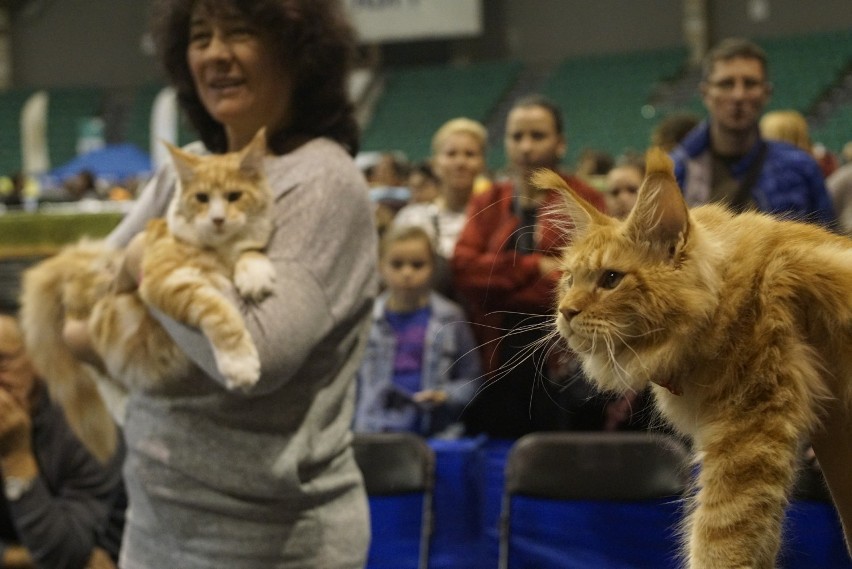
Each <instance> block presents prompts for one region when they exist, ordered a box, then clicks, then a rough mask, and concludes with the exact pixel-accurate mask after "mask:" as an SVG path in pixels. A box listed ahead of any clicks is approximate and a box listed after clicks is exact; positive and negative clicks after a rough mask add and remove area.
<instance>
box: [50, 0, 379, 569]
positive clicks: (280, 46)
mask: <svg viewBox="0 0 852 569" xmlns="http://www.w3.org/2000/svg"><path fill="white" fill-rule="evenodd" d="M153 13H154V14H155V15H156V17H155V20H154V28H153V36H154V39H155V43H156V45H157V48H158V53H159V55H160V57H161V59H162V62H163V64H164V66H165V69H166V71H167V73H168V76H169V78H170V80H171V82H172V84H173V85H174V86H175V88H176V90H177V94H178V100H179V102H180V104H181V106H182V108H183V110H184V111H185V112H186V115H187V117H188V118H189V120H190V122H191V123H192V125H193V126H194V127H195V129H196V130H197V131H198V134H199V135H200V138H201V143H203V145H202V144H196V145H190V147H189V149H190V150H192V149H195V150H196V151H198V152H212V153H224V152H230V151H235V150H239V149H241V148H242V147H244V146H245V145H246V144H247V143H248V142H249V141H250V140H251V138H252V137H253V136H254V134H255V133H256V132H257V131H258V130H259V128H261V127H265V128H266V132H267V135H268V139H269V149H268V155H267V156H266V157H265V159H264V168H265V172H266V176H267V179H268V180H269V183H270V185H271V187H272V190H273V194H274V198H275V204H274V206H273V207H274V216H275V230H274V234H273V237H272V240H271V242H270V244H269V246H268V247H267V250H266V254H267V255H268V257H269V258H270V259H271V260H272V262H273V264H274V266H275V271H276V275H277V276H276V279H277V280H276V285H275V290H274V292H273V294H272V295H271V296H269V297H268V298H266V299H264V300H262V301H260V302H256V303H247V302H243V301H241V300H238V299H235V300H234V302H235V303H236V304H237V306H238V308H239V310H240V311H241V313H242V315H243V317H244V320H245V322H246V326H247V327H248V329H249V332H250V334H251V336H252V339H253V340H254V342H255V344H256V345H257V347H258V352H259V355H260V362H261V377H260V380H259V381H258V383H257V384H256V385H255V386H254V387H252V388H249V389H247V390H246V391H244V392H239V391H229V390H227V389H225V387H224V386H223V385H222V384H221V382H219V381H218V380H217V379H216V376H217V374H216V372H215V363H214V362H213V361H212V358H210V357H209V351H207V352H205V350H203V349H199V348H198V346H199V345H200V344H203V341H202V338H201V336H200V334H199V333H198V332H197V331H196V330H191V329H186V328H185V327H184V328H182V327H181V326H180V325H179V324H178V323H176V322H174V321H170V320H169V319H168V318H166V317H163V316H162V315H158V318H159V319H160V320H161V322H162V323H163V324H164V326H165V327H166V329H167V330H168V331H169V333H170V334H171V335H172V336H173V337H174V339H175V341H176V342H177V343H178V345H179V346H180V347H181V348H182V349H183V350H184V351H185V352H186V353H187V355H188V356H189V357H190V358H191V359H193V361H194V363H195V364H196V365H197V369H196V371H195V372H194V373H192V374H190V376H188V377H186V378H185V382H184V383H183V387H182V388H181V390H180V392H179V393H177V394H175V393H170V394H167V395H164V394H157V393H148V392H133V393H131V394H130V398H129V400H128V403H127V414H126V418H125V426H124V431H125V437H126V440H127V444H128V458H127V462H126V464H125V476H126V480H127V487H128V494H129V498H130V510H129V514H128V522H127V525H126V531H125V535H124V542H123V546H122V554H121V561H120V562H121V567H123V568H124V569H162V568H163V567H180V568H181V569H202V568H203V569H208V568H211V567H228V568H233V567H239V568H241V569H253V568H257V569H260V568H264V569H268V568H272V567H275V568H297V567H298V568H305V567H323V568H325V569H334V568H341V569H343V568H347V569H349V568H353V567H361V566H363V565H364V562H365V560H366V552H367V547H368V543H369V512H368V506H367V500H366V495H365V492H364V487H363V481H362V479H361V475H360V472H359V470H358V468H357V465H356V463H355V460H354V457H353V453H352V449H351V434H350V425H351V421H352V413H353V405H354V401H353V397H354V383H353V381H354V378H355V373H356V371H357V369H358V364H359V361H360V358H361V353H362V349H363V346H364V341H365V338H366V335H365V333H366V331H367V325H368V323H369V316H370V308H371V305H372V301H373V297H374V295H375V290H376V279H377V277H376V275H377V270H376V266H375V259H374V257H375V250H376V244H375V234H374V233H375V232H374V230H373V225H372V217H371V208H370V205H369V203H368V198H367V196H368V192H367V188H366V185H365V182H364V180H363V177H362V176H361V173H360V172H359V170H358V168H357V167H356V166H355V164H354V161H353V160H352V155H353V154H354V153H355V152H356V151H357V146H358V129H357V125H356V122H355V118H354V115H353V106H352V104H351V103H350V101H349V99H348V96H347V91H346V78H347V73H348V69H349V64H350V61H351V56H352V54H353V51H354V47H355V40H354V34H353V31H352V29H351V27H350V25H349V23H348V22H347V20H346V18H345V16H344V12H343V10H342V7H341V6H340V4H339V3H338V2H336V1H333V0H239V1H237V0H157V1H155V2H154V5H153ZM174 186H175V173H174V169H173V168H172V167H170V166H169V167H166V168H164V169H163V170H162V171H160V172H158V174H157V175H156V176H155V178H154V179H153V180H152V181H151V182H150V184H149V185H148V187H147V188H146V189H145V190H144V192H143V194H142V195H141V196H140V199H139V200H138V203H137V204H136V206H135V208H134V210H133V211H132V212H130V213H129V214H128V216H127V217H126V218H125V219H124V220H123V222H122V223H121V225H120V226H119V227H118V228H117V229H116V230H115V231H114V232H113V233H112V235H111V236H110V241H111V242H112V243H113V244H115V245H120V246H124V245H127V244H128V243H130V246H129V248H128V261H127V262H126V266H127V269H128V270H127V272H128V273H129V275H131V276H133V277H134V278H139V274H138V272H137V271H136V269H135V267H134V264H135V263H137V260H136V259H137V257H139V256H141V250H139V248H140V242H139V240H138V239H133V237H134V235H136V234H137V233H138V232H140V231H141V230H143V229H144V226H145V223H146V221H147V220H148V219H150V218H152V217H157V216H161V215H163V214H164V213H165V209H166V205H167V204H168V202H169V199H170V197H171V195H172V193H173V191H174ZM235 296H236V295H235ZM66 332H68V330H67V326H66ZM66 336H67V337H68V336H73V334H66Z"/></svg>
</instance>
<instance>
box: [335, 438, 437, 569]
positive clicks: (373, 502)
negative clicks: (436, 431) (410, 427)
mask: <svg viewBox="0 0 852 569" xmlns="http://www.w3.org/2000/svg"><path fill="white" fill-rule="evenodd" d="M352 446H353V449H354V452H355V461H356V462H357V463H358V467H359V468H360V469H361V473H362V475H363V477H364V485H365V486H366V489H367V495H368V497H369V498H370V508H371V523H372V529H373V540H372V543H371V545H370V553H369V557H368V560H367V569H373V568H376V569H378V568H380V567H381V568H385V567H394V568H395V569H396V568H401V567H403V566H405V564H406V562H410V563H411V564H412V565H414V564H415V562H416V566H417V567H418V568H419V569H426V568H427V567H428V566H429V550H430V542H431V537H432V497H433V492H434V485H435V453H434V451H433V450H432V448H431V447H430V446H429V445H428V444H427V443H426V441H425V440H424V439H423V438H422V437H420V436H418V435H415V434H413V433H356V434H355V436H354V439H353V445H352ZM412 494H422V501H420V508H422V510H421V513H420V519H419V521H420V523H419V526H420V527H419V528H418V529H417V530H416V532H417V533H416V534H414V535H413V537H414V538H416V539H414V540H413V541H409V539H408V536H405V535H402V534H403V533H405V532H404V530H403V527H413V526H408V524H406V523H405V522H404V521H403V520H406V519H410V518H409V514H410V513H411V512H414V511H415V510H414V508H415V507H416V506H415V505H414V504H413V503H412V502H411V501H410V499H409V498H411V495H412ZM391 502H393V503H391ZM381 516H386V517H387V518H388V519H384V520H383V519H379V518H380V517H381ZM397 516H399V519H398V520H397V518H396V517H397ZM396 521H398V522H399V523H395V522H396ZM412 546H413V547H412ZM406 550H407V551H410V552H411V553H410V555H406V553H405V551H406ZM409 559H410V560H411V561H409Z"/></svg>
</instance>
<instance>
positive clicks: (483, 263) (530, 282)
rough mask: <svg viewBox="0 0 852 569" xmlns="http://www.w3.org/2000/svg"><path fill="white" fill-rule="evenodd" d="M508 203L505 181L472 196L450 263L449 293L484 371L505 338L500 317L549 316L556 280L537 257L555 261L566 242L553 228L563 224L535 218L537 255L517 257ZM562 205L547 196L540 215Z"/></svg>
mask: <svg viewBox="0 0 852 569" xmlns="http://www.w3.org/2000/svg"><path fill="white" fill-rule="evenodd" d="M563 178H564V179H565V181H566V182H568V185H570V186H571V188H572V189H573V190H574V191H576V192H577V193H578V194H580V195H581V196H582V197H583V198H585V199H586V200H587V201H589V202H590V203H591V204H593V205H594V206H595V207H596V208H598V209H599V210H601V211H605V204H604V200H603V197H602V196H601V194H600V193H598V192H597V191H595V190H594V189H593V188H591V187H590V186H588V185H587V184H586V183H585V182H583V181H582V180H580V179H579V178H577V177H575V176H565V175H563ZM513 198H514V189H513V186H512V182H510V181H505V182H499V183H495V184H494V185H493V186H492V187H491V189H489V190H488V191H486V192H483V193H481V194H477V195H474V196H473V197H472V198H471V201H470V203H469V204H468V210H467V222H466V223H465V226H464V229H463V230H462V232H461V235H460V236H459V239H458V242H457V243H456V249H455V252H454V254H453V258H452V269H453V277H454V281H453V286H454V290H455V291H456V293H457V294H458V295H460V296H461V297H462V299H464V303H465V308H466V309H467V310H468V314H469V316H470V318H471V321H472V322H473V324H474V326H473V329H474V334H475V335H476V337H477V340H478V342H479V345H480V347H481V349H482V354H483V363H484V366H485V369H486V370H487V371H491V370H493V369H495V368H496V367H497V366H499V364H500V362H497V361H496V359H495V358H494V357H493V356H494V351H495V349H496V344H497V341H496V340H497V339H499V338H500V337H501V336H503V335H505V330H502V328H503V326H502V322H503V316H504V315H503V313H502V312H501V311H513V312H523V313H528V314H541V315H547V314H552V313H553V311H554V303H555V299H554V291H555V288H556V284H557V282H558V281H559V277H560V274H559V273H558V272H557V271H553V272H551V273H550V274H542V273H541V271H540V270H539V261H540V260H541V257H542V255H550V256H558V255H559V254H560V251H561V248H562V247H563V246H565V245H566V244H567V242H568V240H567V236H566V235H565V234H564V232H562V231H560V230H558V229H557V227H556V223H554V222H557V223H558V220H559V219H562V220H565V219H566V218H565V217H561V218H560V217H556V216H552V215H541V214H540V215H539V217H538V220H537V227H538V231H536V234H537V235H538V236H539V238H538V242H537V244H536V248H537V250H538V251H540V252H535V253H529V254H525V255H522V254H518V253H516V252H515V251H513V250H512V245H511V243H512V235H513V233H514V232H515V231H516V230H517V229H518V226H519V223H520V220H519V219H518V217H517V216H516V215H515V211H514V207H513ZM561 199H562V198H561V197H560V196H559V195H558V193H557V192H549V193H548V196H547V197H546V199H545V201H544V203H543V204H542V206H540V207H539V212H542V211H545V212H546V211H548V209H549V208H551V207H553V206H557V207H558V204H559V202H560V201H561Z"/></svg>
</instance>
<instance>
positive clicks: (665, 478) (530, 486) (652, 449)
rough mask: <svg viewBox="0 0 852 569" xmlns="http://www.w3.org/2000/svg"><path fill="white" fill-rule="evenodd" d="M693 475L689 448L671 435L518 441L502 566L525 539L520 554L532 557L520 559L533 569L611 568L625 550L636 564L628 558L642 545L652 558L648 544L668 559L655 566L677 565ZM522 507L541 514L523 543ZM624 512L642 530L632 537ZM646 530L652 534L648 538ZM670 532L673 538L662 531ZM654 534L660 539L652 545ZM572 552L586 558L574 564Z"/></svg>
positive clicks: (551, 435) (509, 469)
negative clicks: (519, 532) (678, 532)
mask: <svg viewBox="0 0 852 569" xmlns="http://www.w3.org/2000/svg"><path fill="white" fill-rule="evenodd" d="M689 478H690V474H689V452H688V449H687V447H686V445H685V444H684V443H683V442H681V441H680V440H678V439H676V438H674V437H672V436H669V435H664V434H661V433H648V432H623V433H603V432H542V433H532V434H529V435H526V436H524V437H522V438H521V439H519V440H518V441H517V442H516V443H515V444H514V445H513V447H512V449H511V450H510V452H509V456H508V459H507V462H506V481H505V487H504V492H503V504H502V512H501V522H500V523H501V527H500V553H499V558H500V563H499V566H500V568H501V569H508V567H509V564H510V546H511V547H515V546H520V544H521V543H523V544H524V545H523V547H524V548H526V553H516V554H513V557H523V558H524V561H519V562H518V563H519V564H521V565H525V564H527V563H528V564H529V566H530V567H533V566H534V567H575V566H576V567H581V566H582V567H594V566H599V567H605V566H607V565H608V561H613V562H614V561H615V558H614V556H615V555H622V557H623V558H622V559H621V561H622V562H625V561H628V562H629V560H628V559H626V558H627V557H630V556H631V555H634V554H636V552H637V551H640V550H641V555H642V559H643V561H644V562H645V563H648V562H649V558H648V555H649V554H650V553H649V552H650V548H649V549H643V548H644V547H645V546H646V545H651V546H652V548H653V546H656V547H657V550H658V556H659V558H660V559H661V560H663V561H660V564H659V565H656V564H655V565H653V566H655V567H664V566H666V564H668V563H673V562H674V557H675V555H676V550H677V540H676V539H675V536H674V527H673V526H676V525H677V521H678V518H679V517H680V515H681V511H680V510H681V503H680V498H681V497H682V495H683V493H684V491H685V490H686V488H687V486H688V483H689ZM524 500H526V503H525V502H524ZM522 505H523V506H524V507H525V510H524V516H526V517H525V518H524V519H526V520H535V519H536V517H537V516H538V517H540V518H541V519H540V520H539V521H538V522H536V523H534V524H530V525H529V527H527V528H525V535H524V536H523V537H522V538H521V537H519V538H518V541H517V542H516V541H514V540H513V515H514V514H515V512H514V511H513V508H515V509H517V508H518V507H519V506H522ZM619 508H621V510H619ZM624 516H627V517H628V519H629V522H625V524H628V523H629V524H630V526H631V527H629V528H626V529H627V530H628V531H630V532H634V533H633V534H632V537H624V536H625V534H624V533H623V532H622V533H619V532H620V529H619V525H618V524H619V522H620V521H621V518H623V517H624ZM646 517H647V521H645V518H646ZM559 524H567V526H566V527H565V528H563V529H564V530H565V531H562V530H558V529H556V528H558V527H559ZM646 528H647V529H646ZM652 528H654V529H652ZM660 528H662V529H663V531H660ZM539 530H541V531H539ZM554 532H556V533H555V534H554ZM559 532H561V533H559ZM637 532H638V533H637ZM642 532H647V533H648V536H647V537H648V538H649V540H648V542H646V541H645V537H646V536H645V535H644V534H643V533H642ZM667 532H668V533H669V534H670V535H669V536H668V537H666V536H665V535H659V534H661V533H662V534H665V533H667ZM602 534H606V535H602ZM610 538H611V539H613V540H614V539H620V538H623V539H626V540H628V541H630V540H631V539H632V542H631V543H628V544H627V545H626V546H625V547H624V548H622V551H617V550H618V548H619V546H618V544H617V543H613V542H609V541H608V540H610ZM650 540H654V541H655V542H656V543H655V544H651V543H650ZM548 549H549V551H548ZM518 551H520V547H519V549H518ZM527 555H529V556H530V557H526V556H527ZM531 557H535V559H532V558H531ZM572 557H573V558H576V559H580V558H582V559H583V560H584V561H576V563H577V564H576V565H567V564H566V563H569V562H570V561H569V559H570V558H572ZM669 559H671V560H672V561H669ZM619 566H620V565H619ZM647 566H652V565H647Z"/></svg>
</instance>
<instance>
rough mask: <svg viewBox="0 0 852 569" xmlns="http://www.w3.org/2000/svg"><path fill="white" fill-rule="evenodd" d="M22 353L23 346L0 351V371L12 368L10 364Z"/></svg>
mask: <svg viewBox="0 0 852 569" xmlns="http://www.w3.org/2000/svg"><path fill="white" fill-rule="evenodd" d="M23 355H24V347H23V346H21V347H20V348H19V349H17V350H16V351H14V352H9V353H3V352H0V371H6V370H9V369H12V365H13V364H14V363H15V362H16V361H17V360H18V359H19V358H20V357H21V356H23Z"/></svg>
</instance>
